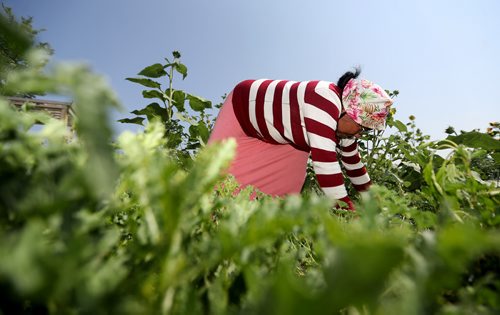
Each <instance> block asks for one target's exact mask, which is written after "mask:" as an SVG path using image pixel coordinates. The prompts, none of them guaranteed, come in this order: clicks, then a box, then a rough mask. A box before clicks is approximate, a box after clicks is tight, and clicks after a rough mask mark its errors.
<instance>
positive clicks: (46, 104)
mask: <svg viewBox="0 0 500 315" xmlns="http://www.w3.org/2000/svg"><path fill="white" fill-rule="evenodd" d="M9 101H10V103H11V104H13V105H15V106H16V107H18V108H21V107H22V106H23V105H24V104H25V103H29V104H33V105H32V107H31V108H30V109H31V110H34V111H46V112H48V113H49V114H50V115H51V116H52V117H54V118H56V119H59V120H62V121H64V122H65V123H66V125H67V126H68V127H70V128H71V127H73V118H74V117H75V113H74V111H73V109H72V107H71V104H72V103H68V102H57V101H48V100H40V99H31V98H22V97H9Z"/></svg>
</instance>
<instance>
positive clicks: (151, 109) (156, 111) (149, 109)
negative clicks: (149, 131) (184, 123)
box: [132, 103, 168, 121]
mask: <svg viewBox="0 0 500 315" xmlns="http://www.w3.org/2000/svg"><path fill="white" fill-rule="evenodd" d="M132 114H135V115H145V116H147V117H148V120H149V121H151V120H152V119H153V118H154V117H160V118H161V120H162V121H166V120H167V119H168V114H167V110H166V109H165V108H163V107H161V106H160V104H158V103H151V104H149V105H148V106H146V107H144V108H143V109H140V110H134V111H132Z"/></svg>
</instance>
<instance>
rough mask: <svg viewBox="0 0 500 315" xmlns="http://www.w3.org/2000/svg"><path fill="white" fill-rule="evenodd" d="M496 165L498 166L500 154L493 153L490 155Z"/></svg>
mask: <svg viewBox="0 0 500 315" xmlns="http://www.w3.org/2000/svg"><path fill="white" fill-rule="evenodd" d="M491 157H492V158H493V160H495V163H496V164H500V152H495V153H493V154H492V155H491Z"/></svg>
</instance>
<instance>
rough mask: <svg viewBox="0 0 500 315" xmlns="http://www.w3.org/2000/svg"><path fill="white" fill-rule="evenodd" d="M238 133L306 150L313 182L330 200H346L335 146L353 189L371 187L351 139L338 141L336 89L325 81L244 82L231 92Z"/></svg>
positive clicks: (339, 104) (338, 96)
mask: <svg viewBox="0 0 500 315" xmlns="http://www.w3.org/2000/svg"><path fill="white" fill-rule="evenodd" d="M233 106H234V111H235V115H236V118H237V119H238V121H239V123H240V125H241V127H242V129H243V131H245V133H246V134H247V135H248V136H250V137H255V138H258V139H261V140H263V141H266V142H269V143H275V144H291V145H292V146H294V147H295V148H297V149H298V150H302V151H306V152H310V154H311V160H312V164H313V167H314V171H315V173H316V177H317V179H318V182H319V184H320V186H321V188H322V189H323V191H324V192H325V194H326V195H327V196H328V197H330V198H331V199H337V200H342V201H345V202H349V201H350V199H349V197H348V196H347V191H346V189H345V185H344V178H343V175H342V170H341V168H340V164H339V162H338V159H337V148H339V153H340V155H341V161H342V164H343V165H344V168H345V170H346V175H347V176H348V177H349V179H350V180H351V182H352V184H353V186H354V187H355V188H356V190H358V191H363V190H366V189H367V188H368V186H369V185H370V184H371V182H370V177H369V176H368V174H367V172H366V168H365V166H364V164H363V163H362V162H361V159H360V155H359V152H358V146H357V141H356V140H355V139H338V138H337V135H336V130H337V122H338V120H339V116H340V113H341V108H342V104H341V101H340V90H339V88H338V87H337V86H336V85H335V84H333V83H331V82H327V81H303V82H296V81H285V80H267V79H261V80H246V81H243V82H240V83H239V84H238V85H237V86H236V87H235V88H234V90H233Z"/></svg>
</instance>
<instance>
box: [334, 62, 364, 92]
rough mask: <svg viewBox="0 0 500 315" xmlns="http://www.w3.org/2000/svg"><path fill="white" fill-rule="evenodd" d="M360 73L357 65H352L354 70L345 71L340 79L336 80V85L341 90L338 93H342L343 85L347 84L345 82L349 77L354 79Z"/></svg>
mask: <svg viewBox="0 0 500 315" xmlns="http://www.w3.org/2000/svg"><path fill="white" fill-rule="evenodd" d="M360 73H361V68H360V67H359V66H357V67H354V72H352V71H347V72H346V73H344V74H343V75H342V76H341V77H340V79H339V80H338V81H337V86H338V87H339V89H340V91H341V92H340V95H342V92H343V91H344V87H345V85H346V84H347V82H349V80H350V79H356V78H357V77H358V76H359V74H360Z"/></svg>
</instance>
